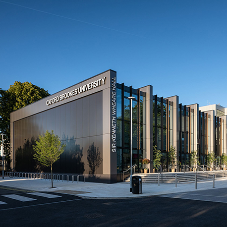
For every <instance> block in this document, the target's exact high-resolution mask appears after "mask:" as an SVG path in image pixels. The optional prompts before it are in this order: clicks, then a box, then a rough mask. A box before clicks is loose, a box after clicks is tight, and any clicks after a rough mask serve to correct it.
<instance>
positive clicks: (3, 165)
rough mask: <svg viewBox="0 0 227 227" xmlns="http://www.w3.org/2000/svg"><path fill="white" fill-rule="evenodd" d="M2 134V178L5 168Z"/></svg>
mask: <svg viewBox="0 0 227 227" xmlns="http://www.w3.org/2000/svg"><path fill="white" fill-rule="evenodd" d="M3 136H4V134H2V144H1V156H2V179H4V168H5V164H4V162H5V160H4V159H5V156H4V138H3Z"/></svg>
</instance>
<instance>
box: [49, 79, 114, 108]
mask: <svg viewBox="0 0 227 227" xmlns="http://www.w3.org/2000/svg"><path fill="white" fill-rule="evenodd" d="M105 83H106V77H104V78H102V79H98V80H95V81H93V82H91V83H88V84H85V85H83V86H81V87H79V88H75V89H73V90H72V91H69V92H66V93H63V94H61V95H59V96H56V97H54V98H52V99H48V100H47V101H46V105H47V106H49V105H52V104H54V103H57V102H59V101H62V100H64V99H68V98H71V97H73V96H75V95H78V94H81V93H84V92H86V91H89V90H92V89H94V88H96V87H100V86H102V85H104V84H105ZM115 86H116V85H115Z"/></svg>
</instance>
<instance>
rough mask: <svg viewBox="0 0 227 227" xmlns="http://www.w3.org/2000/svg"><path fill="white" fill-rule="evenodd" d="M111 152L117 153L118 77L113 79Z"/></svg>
mask: <svg viewBox="0 0 227 227" xmlns="http://www.w3.org/2000/svg"><path fill="white" fill-rule="evenodd" d="M111 88H112V92H111V119H112V120H111V143H112V145H111V150H112V152H117V138H116V137H117V117H116V112H117V111H116V110H117V100H116V77H113V78H112V81H111Z"/></svg>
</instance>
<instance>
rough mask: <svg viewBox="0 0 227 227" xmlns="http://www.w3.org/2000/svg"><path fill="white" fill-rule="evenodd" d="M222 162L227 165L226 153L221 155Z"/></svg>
mask: <svg viewBox="0 0 227 227" xmlns="http://www.w3.org/2000/svg"><path fill="white" fill-rule="evenodd" d="M221 164H222V165H225V166H226V165H227V155H226V154H224V153H223V154H222V156H221Z"/></svg>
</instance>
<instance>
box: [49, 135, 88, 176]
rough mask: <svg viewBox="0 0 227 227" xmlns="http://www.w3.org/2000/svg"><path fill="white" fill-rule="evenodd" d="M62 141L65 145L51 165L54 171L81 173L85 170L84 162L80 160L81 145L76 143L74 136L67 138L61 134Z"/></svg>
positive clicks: (81, 153) (81, 154)
mask: <svg viewBox="0 0 227 227" xmlns="http://www.w3.org/2000/svg"><path fill="white" fill-rule="evenodd" d="M62 143H64V144H65V145H66V147H65V150H64V152H63V153H62V154H61V156H60V159H59V160H58V161H57V162H56V163H54V165H53V170H54V172H58V173H78V174H83V173H84V171H85V169H84V162H82V157H83V147H82V148H81V146H80V144H77V143H76V139H75V138H74V136H73V137H71V138H68V136H65V135H63V138H62Z"/></svg>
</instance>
